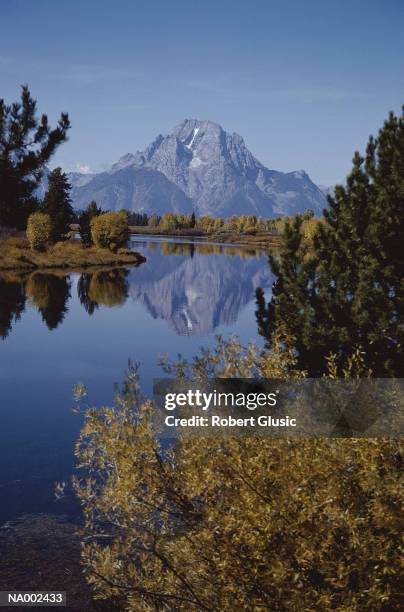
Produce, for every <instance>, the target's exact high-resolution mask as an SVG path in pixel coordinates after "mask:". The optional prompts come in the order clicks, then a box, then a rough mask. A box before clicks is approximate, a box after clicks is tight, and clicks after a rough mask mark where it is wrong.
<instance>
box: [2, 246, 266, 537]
mask: <svg viewBox="0 0 404 612" xmlns="http://www.w3.org/2000/svg"><path fill="white" fill-rule="evenodd" d="M132 241H133V243H134V248H135V249H136V250H138V251H139V252H141V253H142V254H144V255H145V256H146V258H147V261H146V263H145V264H143V265H141V266H140V267H138V268H131V269H106V270H97V271H96V272H91V273H82V274H80V273H72V274H67V275H66V274H65V273H62V272H61V273H59V274H48V273H46V274H42V273H35V274H31V275H29V274H27V275H22V276H21V275H16V274H3V275H0V410H1V428H0V500H1V502H0V525H1V524H2V523H4V522H5V521H7V520H10V519H11V520H12V519H14V518H16V517H17V516H19V515H21V514H22V513H37V512H48V513H49V512H50V513H57V514H60V513H66V514H67V515H72V514H73V513H74V511H75V508H74V504H73V503H72V501H71V500H70V499H69V498H67V499H65V500H62V501H58V502H56V501H55V500H54V496H53V487H54V482H55V481H57V480H67V479H68V478H69V476H70V474H71V471H72V466H73V444H74V440H75V438H76V437H77V434H78V432H79V429H80V417H78V416H77V415H75V414H73V413H72V412H71V407H72V405H73V401H72V388H73V385H74V384H75V383H77V382H78V381H82V382H84V383H85V384H86V386H87V388H88V391H89V397H90V401H91V402H92V403H94V404H97V405H99V404H103V403H105V404H106V403H108V402H110V401H111V399H112V397H113V388H114V384H115V383H119V382H120V381H121V380H122V378H123V374H124V371H125V369H126V367H127V363H128V359H132V360H133V361H137V362H139V363H140V376H141V382H142V387H143V389H144V391H145V393H146V394H148V393H150V392H151V386H152V379H153V378H154V377H158V376H161V374H162V372H161V369H160V368H159V366H158V358H159V356H160V355H162V354H164V353H167V354H168V355H169V356H170V357H171V358H175V357H176V355H177V354H178V353H181V354H182V355H184V356H185V357H192V356H193V355H195V354H196V353H197V352H198V351H199V348H200V347H202V346H204V347H208V346H212V345H213V344H214V342H215V335H216V334H222V335H223V336H225V337H228V336H230V335H231V334H237V335H238V336H239V337H240V339H241V340H242V341H243V342H248V341H249V340H250V339H253V340H255V341H256V342H259V337H258V336H257V329H256V323H255V317H254V310H255V303H254V299H255V289H256V288H257V287H259V286H261V287H264V288H265V289H266V290H267V293H268V292H269V291H270V287H271V285H272V282H273V278H272V276H271V274H270V272H269V268H268V263H267V255H266V253H265V252H264V251H257V250H256V249H254V248H250V247H236V246H223V245H217V244H212V243H206V242H202V241H199V242H198V241H193V242H192V241H187V240H168V239H166V238H154V239H150V238H147V240H145V239H144V238H143V237H134V238H133V239H132Z"/></svg>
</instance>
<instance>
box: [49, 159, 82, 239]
mask: <svg viewBox="0 0 404 612" xmlns="http://www.w3.org/2000/svg"><path fill="white" fill-rule="evenodd" d="M70 190H71V185H70V183H69V181H68V179H67V176H66V174H65V173H64V172H62V169H61V168H55V170H53V171H52V172H51V173H50V175H49V177H48V189H47V191H46V194H45V197H44V200H43V203H42V210H43V212H45V213H46V214H48V215H49V216H50V218H51V221H52V240H53V242H57V241H59V240H64V239H65V238H66V235H67V234H68V232H69V231H70V225H71V224H72V223H73V222H74V221H75V219H76V216H75V214H74V211H73V208H72V205H71V199H70Z"/></svg>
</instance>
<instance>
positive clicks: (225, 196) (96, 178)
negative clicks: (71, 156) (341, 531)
mask: <svg viewBox="0 0 404 612" xmlns="http://www.w3.org/2000/svg"><path fill="white" fill-rule="evenodd" d="M70 178H71V181H72V185H73V189H72V199H73V203H74V205H75V207H76V208H84V207H85V206H87V204H88V203H89V202H90V201H91V200H93V199H94V200H96V201H97V203H98V204H99V205H100V206H101V207H102V208H103V209H104V210H116V209H120V208H127V209H130V210H133V211H139V212H147V213H153V212H156V213H159V214H162V213H164V212H178V213H189V212H191V211H192V210H195V211H196V212H197V213H198V214H200V215H205V214H209V215H212V216H221V217H227V216H229V215H233V214H234V215H240V214H256V215H258V216H262V217H274V216H278V215H284V214H295V213H299V212H304V211H305V210H306V209H307V208H311V209H313V211H314V213H315V214H316V215H320V214H321V212H322V209H323V208H324V207H325V206H326V199H325V197H324V194H323V193H322V192H321V190H320V189H319V188H318V187H317V186H316V185H315V184H314V183H313V182H312V181H311V180H310V178H309V176H308V175H307V174H306V173H305V172H304V171H303V170H299V171H297V172H288V173H284V172H277V171H275V170H269V169H268V168H266V167H265V166H264V165H263V164H261V163H260V162H259V161H258V160H257V159H256V158H255V157H254V156H253V155H252V154H251V153H250V151H249V150H248V149H247V147H246V145H245V143H244V140H243V138H242V137H241V136H239V135H238V134H235V133H234V134H229V133H228V132H225V131H224V130H223V129H222V127H221V126H220V125H218V124H217V123H214V122H212V121H198V120H196V119H185V120H184V121H182V122H181V123H180V124H179V125H178V126H177V127H175V128H174V130H173V131H172V133H171V134H168V135H167V136H162V135H161V134H160V135H159V136H157V138H156V139H155V140H154V141H153V142H152V143H151V144H150V145H149V146H148V147H147V148H146V149H145V150H144V151H142V152H137V153H136V154H135V155H132V154H130V153H129V154H127V155H125V156H124V157H122V158H121V159H120V160H119V161H118V162H117V163H116V164H114V165H113V166H112V167H111V168H110V169H109V170H108V171H106V172H101V173H99V174H96V175H90V176H89V175H80V174H78V173H75V174H74V176H71V177H70Z"/></svg>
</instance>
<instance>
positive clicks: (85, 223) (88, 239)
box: [79, 200, 102, 246]
mask: <svg viewBox="0 0 404 612" xmlns="http://www.w3.org/2000/svg"><path fill="white" fill-rule="evenodd" d="M101 213H102V210H101V208H98V206H97V202H95V201H94V200H93V201H92V202H91V203H90V204H89V205H88V206H87V208H86V210H84V211H83V212H82V213H81V214H80V215H79V232H80V237H81V240H82V242H83V244H84V245H85V246H91V245H92V244H93V239H92V236H91V220H92V219H93V218H94V217H98V215H100V214H101Z"/></svg>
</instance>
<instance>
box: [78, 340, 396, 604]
mask: <svg viewBox="0 0 404 612" xmlns="http://www.w3.org/2000/svg"><path fill="white" fill-rule="evenodd" d="M294 361H295V356H294V351H293V349H291V348H288V343H287V338H282V337H281V336H279V337H278V341H277V343H276V344H275V345H274V350H273V351H272V352H271V353H268V352H265V353H260V352H259V351H257V349H256V348H255V347H253V346H250V347H248V348H247V349H242V347H240V345H239V344H238V343H237V342H236V341H229V342H224V341H220V342H219V344H218V346H217V347H216V349H215V350H213V351H203V352H202V353H201V355H199V356H198V357H197V358H195V360H194V362H193V363H192V364H191V365H190V364H187V363H186V362H185V361H184V360H181V359H180V360H179V361H178V362H177V363H175V364H174V365H173V366H170V365H168V366H167V364H166V365H165V369H166V371H167V373H170V374H171V375H176V376H177V377H179V378H181V377H184V376H186V375H189V374H191V375H192V376H193V378H194V379H195V380H203V379H204V377H206V376H209V375H211V376H224V377H234V376H236V377H248V376H252V375H254V376H256V375H261V376H266V377H278V378H285V377H289V376H292V377H303V376H304V372H300V373H299V372H297V371H296V370H294V369H293V365H294ZM355 361H358V360H357V358H353V359H352V360H351V364H350V367H351V370H350V374H351V375H352V374H353V373H354V370H355V368H357V369H358V368H359V369H360V368H361V362H360V360H359V362H358V363H357V364H356V365H355V363H354V362H355ZM83 394H84V391H83V389H82V388H80V387H79V388H77V397H78V398H79V397H83ZM152 411H153V407H152V404H151V402H148V401H144V400H143V399H142V397H141V394H140V391H139V387H138V382H137V376H136V371H134V370H132V371H130V372H129V373H128V377H127V379H126V381H125V385H124V387H123V389H122V392H121V393H120V394H119V395H118V397H117V399H116V404H115V406H113V407H110V408H105V407H104V408H102V409H93V408H92V409H88V410H87V412H86V419H85V424H84V427H83V429H82V432H81V436H80V439H79V441H78V444H77V449H76V454H77V457H78V462H79V466H80V467H81V468H83V469H84V472H85V475H84V476H83V478H82V479H81V480H80V479H76V480H75V481H74V487H75V490H76V493H77V495H78V496H79V499H80V500H81V503H82V505H83V508H84V513H85V519H86V521H85V528H84V533H83V545H84V546H83V563H84V566H85V571H86V575H87V578H88V580H89V582H90V583H91V584H92V585H93V587H94V588H95V590H96V593H97V596H98V597H101V598H107V599H111V600H116V601H117V602H118V605H120V606H121V608H122V609H128V610H131V611H133V612H135V611H136V612H138V611H149V610H150V611H151V610H170V611H173V612H174V611H177V610H180V611H181V610H183V611H193V610H205V611H208V610H212V611H218V612H219V611H229V612H230V611H231V612H233V611H237V610H246V611H250V610H251V611H256V610H271V611H285V612H286V611H288V612H289V611H292V612H301V611H302V610H313V611H314V610H316V611H317V610H322V611H323V610H324V611H327V610H339V611H341V612H342V611H344V612H345V611H346V612H348V611H358V612H359V611H362V610H366V609H368V610H378V611H385V612H387V611H390V610H399V609H400V603H399V582H400V548H399V537H400V522H401V519H400V516H401V514H400V509H401V503H402V490H401V489H400V470H401V468H402V462H403V459H402V452H403V447H402V442H400V441H399V440H384V439H321V440H319V439H278V440H275V439H268V438H251V437H250V438H231V437H230V438H226V439H217V438H216V439H215V438H205V439H203V438H194V437H192V438H183V439H179V440H178V441H177V442H176V443H175V445H172V446H171V447H170V448H169V449H167V447H162V446H161V444H160V442H159V440H158V438H157V437H156V436H155V434H154V432H153V428H152Z"/></svg>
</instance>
